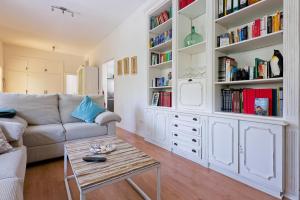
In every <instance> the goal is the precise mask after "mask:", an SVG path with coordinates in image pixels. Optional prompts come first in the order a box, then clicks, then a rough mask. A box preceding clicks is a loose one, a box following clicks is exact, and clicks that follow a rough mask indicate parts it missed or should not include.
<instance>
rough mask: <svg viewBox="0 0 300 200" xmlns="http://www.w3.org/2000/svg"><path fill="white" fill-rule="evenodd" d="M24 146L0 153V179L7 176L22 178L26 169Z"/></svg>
mask: <svg viewBox="0 0 300 200" xmlns="http://www.w3.org/2000/svg"><path fill="white" fill-rule="evenodd" d="M26 158H27V154H26V147H24V146H22V147H19V148H15V149H13V150H12V151H10V152H8V153H5V154H1V155H0V163H1V164H0V180H1V179H7V178H19V179H24V176H25V169H26Z"/></svg>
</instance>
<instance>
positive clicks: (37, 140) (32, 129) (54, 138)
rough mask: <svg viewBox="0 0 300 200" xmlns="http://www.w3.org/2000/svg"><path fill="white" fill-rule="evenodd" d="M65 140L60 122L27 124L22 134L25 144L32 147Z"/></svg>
mask: <svg viewBox="0 0 300 200" xmlns="http://www.w3.org/2000/svg"><path fill="white" fill-rule="evenodd" d="M65 140H66V137H65V129H64V128H63V126H62V124H48V125H39V126H28V127H27V129H26V130H25V133H24V136H23V142H24V145H25V146H28V147H34V146H41V145H47V144H54V143H58V142H63V141H65Z"/></svg>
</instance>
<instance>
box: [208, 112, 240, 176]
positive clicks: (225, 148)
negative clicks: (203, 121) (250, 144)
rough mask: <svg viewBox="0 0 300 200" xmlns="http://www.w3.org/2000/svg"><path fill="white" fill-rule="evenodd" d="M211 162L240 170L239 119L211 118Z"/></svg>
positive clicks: (235, 170) (233, 169)
mask: <svg viewBox="0 0 300 200" xmlns="http://www.w3.org/2000/svg"><path fill="white" fill-rule="evenodd" d="M209 162H210V164H213V165H215V166H217V167H220V168H222V169H226V170H229V171H232V172H236V173H237V172H238V120H233V119H225V118H216V117H212V118H210V119H209Z"/></svg>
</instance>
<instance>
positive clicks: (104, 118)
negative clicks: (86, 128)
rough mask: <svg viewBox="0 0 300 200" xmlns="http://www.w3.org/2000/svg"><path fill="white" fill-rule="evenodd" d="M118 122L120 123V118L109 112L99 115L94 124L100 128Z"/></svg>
mask: <svg viewBox="0 0 300 200" xmlns="http://www.w3.org/2000/svg"><path fill="white" fill-rule="evenodd" d="M120 121H121V117H120V116H119V115H117V114H116V113H113V112H110V111H105V112H103V113H101V114H99V115H98V116H97V117H96V119H95V123H96V124H99V125H101V126H104V125H107V124H108V123H110V122H120Z"/></svg>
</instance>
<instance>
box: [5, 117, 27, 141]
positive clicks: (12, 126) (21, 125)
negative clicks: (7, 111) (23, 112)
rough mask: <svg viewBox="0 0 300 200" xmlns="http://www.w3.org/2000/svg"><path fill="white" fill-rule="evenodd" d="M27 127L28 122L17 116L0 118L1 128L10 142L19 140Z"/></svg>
mask: <svg viewBox="0 0 300 200" xmlns="http://www.w3.org/2000/svg"><path fill="white" fill-rule="evenodd" d="M26 127H27V122H26V121H25V120H24V119H22V118H20V117H18V116H15V117H14V118H10V119H9V118H0V128H1V129H2V131H3V133H4V135H5V137H6V139H7V140H8V141H9V142H14V141H19V140H20V139H21V138H22V136H23V133H24V131H25V129H26Z"/></svg>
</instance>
